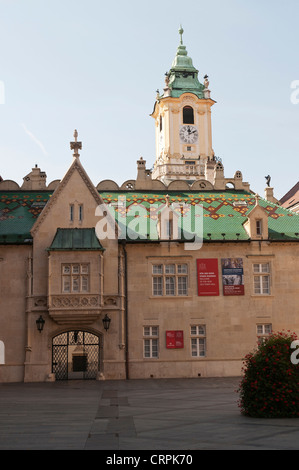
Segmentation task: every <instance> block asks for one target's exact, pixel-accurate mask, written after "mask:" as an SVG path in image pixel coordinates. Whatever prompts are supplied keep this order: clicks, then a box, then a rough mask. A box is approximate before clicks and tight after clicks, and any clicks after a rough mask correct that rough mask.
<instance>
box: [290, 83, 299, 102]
mask: <svg viewBox="0 0 299 470" xmlns="http://www.w3.org/2000/svg"><path fill="white" fill-rule="evenodd" d="M291 88H292V90H294V91H293V92H292V93H291V97H290V99H291V103H292V104H299V80H293V81H292V82H291Z"/></svg>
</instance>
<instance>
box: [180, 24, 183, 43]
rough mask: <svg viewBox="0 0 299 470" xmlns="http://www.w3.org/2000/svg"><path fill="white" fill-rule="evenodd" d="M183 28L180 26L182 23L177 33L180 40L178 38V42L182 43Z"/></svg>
mask: <svg viewBox="0 0 299 470" xmlns="http://www.w3.org/2000/svg"><path fill="white" fill-rule="evenodd" d="M183 32H184V30H183V28H182V25H181V26H180V29H179V35H180V36H181V40H180V44H183Z"/></svg>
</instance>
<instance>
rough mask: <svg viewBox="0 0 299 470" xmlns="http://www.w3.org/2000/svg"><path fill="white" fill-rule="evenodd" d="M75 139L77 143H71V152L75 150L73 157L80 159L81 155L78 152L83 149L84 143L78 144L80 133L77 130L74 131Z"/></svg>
mask: <svg viewBox="0 0 299 470" xmlns="http://www.w3.org/2000/svg"><path fill="white" fill-rule="evenodd" d="M74 138H75V141H74V142H70V146H71V150H74V153H73V156H74V157H75V158H78V157H80V154H79V152H78V150H79V149H80V150H81V149H82V142H77V138H78V131H77V129H75V130H74Z"/></svg>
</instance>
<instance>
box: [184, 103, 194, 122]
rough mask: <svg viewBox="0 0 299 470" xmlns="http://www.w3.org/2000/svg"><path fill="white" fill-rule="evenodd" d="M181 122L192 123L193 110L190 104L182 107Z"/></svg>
mask: <svg viewBox="0 0 299 470" xmlns="http://www.w3.org/2000/svg"><path fill="white" fill-rule="evenodd" d="M183 123H184V124H194V111H193V108H192V107H191V106H185V107H184V108H183Z"/></svg>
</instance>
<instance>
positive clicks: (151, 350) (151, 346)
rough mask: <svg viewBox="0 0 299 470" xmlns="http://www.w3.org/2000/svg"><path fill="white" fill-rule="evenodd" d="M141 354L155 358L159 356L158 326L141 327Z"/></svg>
mask: <svg viewBox="0 0 299 470" xmlns="http://www.w3.org/2000/svg"><path fill="white" fill-rule="evenodd" d="M143 356H144V357H145V358H152V359H156V358H158V357H159V327H158V326H144V327H143Z"/></svg>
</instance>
